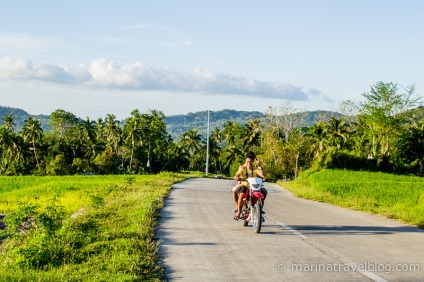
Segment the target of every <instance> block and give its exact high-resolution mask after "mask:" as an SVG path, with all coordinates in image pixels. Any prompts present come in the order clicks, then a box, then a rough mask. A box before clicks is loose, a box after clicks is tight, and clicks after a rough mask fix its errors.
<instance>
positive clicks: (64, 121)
mask: <svg viewBox="0 0 424 282" xmlns="http://www.w3.org/2000/svg"><path fill="white" fill-rule="evenodd" d="M77 124H78V118H77V117H76V116H75V115H74V114H72V113H70V112H66V111H65V110H62V109H57V110H55V111H54V112H52V113H51V114H50V127H51V128H52V130H51V131H52V134H53V135H56V134H58V135H59V143H61V141H62V139H63V135H64V134H65V132H66V130H67V129H68V128H69V127H71V126H75V125H77Z"/></svg>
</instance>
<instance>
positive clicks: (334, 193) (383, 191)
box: [280, 169, 424, 228]
mask: <svg viewBox="0 0 424 282" xmlns="http://www.w3.org/2000/svg"><path fill="white" fill-rule="evenodd" d="M280 184H281V185H282V186H283V187H285V188H287V189H289V190H290V191H292V192H293V193H295V194H296V195H298V196H300V197H303V198H307V199H312V200H316V201H321V202H327V203H332V204H335V205H339V206H343V207H348V208H351V209H356V210H362V211H366V212H370V213H376V214H381V215H384V216H387V217H389V218H395V219H399V220H402V221H404V222H407V223H410V224H414V225H416V226H419V227H421V228H424V179H423V178H418V177H414V176H402V175H393V174H387V173H381V172H364V171H348V170H328V169H324V170H320V171H317V172H313V173H304V174H302V175H301V176H300V177H299V178H298V179H297V180H296V181H295V182H284V183H280Z"/></svg>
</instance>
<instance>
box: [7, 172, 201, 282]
mask: <svg viewBox="0 0 424 282" xmlns="http://www.w3.org/2000/svg"><path fill="white" fill-rule="evenodd" d="M192 176H193V175H189V174H173V173H161V174H157V175H144V176H131V175H130V176H128V175H127V176H72V177H35V176H24V177H2V178H1V179H0V183H1V186H0V199H1V200H0V201H1V206H0V210H1V211H2V212H7V217H6V218H5V219H4V221H5V223H6V224H7V228H6V229H3V230H0V238H1V240H2V243H1V244H0V252H1V255H0V268H1V269H2V271H0V281H160V280H161V279H162V275H163V273H162V268H161V266H160V265H159V264H158V257H157V250H158V243H157V242H155V241H154V240H153V236H154V232H155V227H156V217H157V216H158V209H159V208H161V207H162V206H163V199H164V197H165V196H166V195H167V194H168V192H169V190H170V188H171V184H172V183H175V182H180V181H182V180H184V179H187V178H189V177H192Z"/></svg>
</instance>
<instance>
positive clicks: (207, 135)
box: [206, 110, 210, 176]
mask: <svg viewBox="0 0 424 282" xmlns="http://www.w3.org/2000/svg"><path fill="white" fill-rule="evenodd" d="M209 116H210V111H209V110H208V131H207V134H206V176H208V172H209V130H210V124H209Z"/></svg>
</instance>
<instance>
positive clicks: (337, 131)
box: [327, 117, 348, 150]
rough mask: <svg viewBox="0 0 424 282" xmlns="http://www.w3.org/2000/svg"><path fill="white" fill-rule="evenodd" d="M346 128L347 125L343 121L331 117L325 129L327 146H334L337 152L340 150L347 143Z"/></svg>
mask: <svg viewBox="0 0 424 282" xmlns="http://www.w3.org/2000/svg"><path fill="white" fill-rule="evenodd" d="M347 128H348V125H347V123H346V122H345V121H344V120H342V119H340V118H337V117H332V118H331V119H330V120H329V121H328V127H327V136H328V141H329V145H330V146H335V147H336V148H337V149H338V150H340V149H341V148H342V147H343V145H344V144H346V142H347V134H348V130H347Z"/></svg>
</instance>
